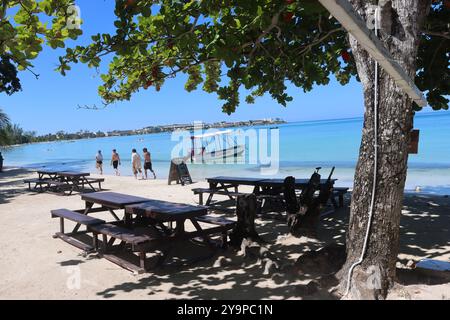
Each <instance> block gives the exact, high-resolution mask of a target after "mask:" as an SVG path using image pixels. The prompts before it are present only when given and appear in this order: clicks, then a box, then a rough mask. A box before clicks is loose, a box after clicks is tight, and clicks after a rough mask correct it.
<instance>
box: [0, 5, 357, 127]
mask: <svg viewBox="0 0 450 320" xmlns="http://www.w3.org/2000/svg"><path fill="white" fill-rule="evenodd" d="M114 2H115V1H112V0H95V1H92V0H77V1H76V4H77V5H78V6H79V7H80V10H81V18H82V19H83V25H82V26H81V28H82V30H83V36H81V37H80V38H78V40H76V41H68V42H67V46H69V47H70V46H73V45H74V44H75V43H76V44H79V43H81V44H86V43H88V42H89V40H90V37H91V35H93V34H96V33H98V32H100V33H102V32H112V31H113V30H114V26H113V21H114ZM64 52H65V51H64V50H63V49H59V50H53V49H51V48H49V47H44V50H43V52H42V53H41V54H40V56H39V57H38V58H37V59H35V60H33V64H34V69H33V71H34V72H36V73H38V74H39V75H40V76H39V79H36V78H35V77H34V76H33V75H32V74H31V73H30V72H28V71H24V72H21V73H20V75H19V76H20V79H21V82H22V88H23V90H22V91H21V92H19V93H16V94H14V95H12V96H7V95H5V94H0V108H2V109H3V110H4V111H5V112H6V113H7V114H8V115H9V117H10V118H11V120H12V122H14V123H18V124H19V125H20V126H21V127H22V128H24V129H25V130H30V131H36V132H37V133H38V134H46V133H54V132H57V131H59V130H64V131H66V132H76V131H79V130H90V131H97V130H101V131H112V130H125V129H140V128H143V127H146V126H151V125H164V124H172V123H190V122H192V121H203V122H205V123H211V122H216V121H240V120H252V119H266V118H281V119H284V120H286V121H289V122H293V121H308V120H321V119H339V118H352V117H359V116H362V115H363V94H362V87H361V84H360V83H358V82H356V80H352V81H351V82H350V84H348V85H347V86H341V85H340V84H339V83H337V82H336V81H335V79H334V78H333V79H332V81H331V82H330V84H329V85H327V86H316V87H315V88H314V89H313V90H312V91H311V92H308V93H304V92H303V90H302V89H300V88H296V87H294V86H289V85H288V93H289V94H291V95H292V96H293V97H294V101H292V102H290V103H289V104H288V106H287V107H286V108H285V107H283V106H281V105H279V104H278V103H277V102H276V101H275V100H273V99H272V98H271V97H270V96H269V95H266V96H264V97H261V98H258V99H257V100H256V102H255V103H254V104H250V105H248V104H246V103H245V101H244V97H245V96H244V95H243V96H242V99H241V101H242V102H241V105H240V106H239V107H238V109H237V110H236V112H235V113H234V114H232V115H231V116H228V115H227V114H225V113H223V112H222V110H221V106H222V101H220V100H218V99H217V97H216V96H215V95H214V94H208V93H206V92H203V91H201V90H197V91H194V92H191V93H188V92H187V91H185V90H184V84H185V80H186V78H185V77H184V76H183V75H181V76H178V77H177V78H175V79H170V80H168V81H166V83H165V85H164V86H163V87H162V88H161V91H159V92H156V91H155V90H154V89H153V88H149V89H148V90H141V91H140V92H138V93H136V94H134V95H133V97H132V99H131V100H130V101H126V102H118V103H116V104H113V105H110V106H108V107H107V108H106V109H102V110H87V109H80V108H79V107H78V106H85V105H88V106H93V105H96V106H102V104H101V99H100V98H99V96H98V94H97V87H98V86H99V85H100V84H101V79H100V76H99V74H97V71H96V70H95V69H89V68H88V67H87V66H86V65H84V64H77V65H72V70H71V71H69V72H68V73H67V75H66V76H65V77H63V76H61V75H60V74H59V73H58V72H56V71H54V69H55V68H56V66H57V63H58V57H59V56H60V55H63V54H64ZM106 66H107V64H105V63H104V65H103V66H102V68H103V69H105V67H106Z"/></svg>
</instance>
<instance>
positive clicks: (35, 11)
mask: <svg viewBox="0 0 450 320" xmlns="http://www.w3.org/2000/svg"><path fill="white" fill-rule="evenodd" d="M373 2H374V4H375V3H376V1H373ZM0 3H1V8H0V18H1V22H0V35H1V36H0V92H5V93H7V94H12V93H14V92H16V91H18V90H20V89H21V84H20V80H19V77H18V71H21V70H25V69H28V70H29V71H30V72H33V69H32V67H33V66H32V63H31V61H32V60H33V59H34V58H36V57H37V55H38V54H39V53H40V52H41V51H42V48H43V44H47V45H49V46H50V47H52V48H63V47H64V46H65V44H64V40H66V39H68V38H72V39H76V38H77V37H78V35H80V34H81V30H80V29H78V28H70V27H68V21H69V20H70V19H71V18H72V12H71V11H70V6H71V5H72V4H73V0H42V1H37V0H0ZM115 15H116V20H115V21H114V22H113V21H112V23H114V26H115V28H116V30H115V32H114V33H111V34H96V35H94V36H92V42H91V43H89V44H87V45H84V46H81V45H79V46H76V47H74V48H68V49H67V51H66V54H65V55H64V56H63V57H61V58H60V61H59V67H58V71H59V72H61V73H62V74H63V75H65V74H66V72H67V71H68V70H70V64H71V63H78V62H81V63H85V64H87V65H88V66H89V67H94V68H95V67H98V66H100V64H101V62H102V59H104V58H105V57H106V56H110V57H111V60H108V61H110V63H109V70H108V72H107V73H106V74H103V75H102V81H103V83H102V85H101V86H100V87H99V88H98V91H99V95H100V96H101V98H102V99H103V101H104V103H105V104H109V103H113V102H116V101H120V100H129V99H130V98H131V97H132V95H133V93H135V92H137V91H138V90H140V89H148V88H149V87H153V88H155V89H156V90H157V91H159V90H160V88H161V87H162V86H163V84H164V82H165V80H166V79H168V78H171V77H175V76H176V75H177V74H178V73H185V74H187V75H188V80H187V82H186V85H185V88H186V90H188V91H192V90H195V89H197V88H198V87H199V86H201V88H202V89H203V90H204V91H206V92H209V93H216V94H217V95H218V97H219V98H220V99H222V100H224V104H223V110H224V112H227V113H232V112H234V111H235V109H236V107H237V106H238V105H239V103H240V101H241V99H240V98H241V97H240V93H242V91H245V92H246V93H247V94H246V99H245V100H246V102H248V103H252V102H254V100H255V98H256V97H258V96H261V95H263V94H265V93H268V94H270V95H271V96H272V97H273V98H274V99H276V100H277V101H278V102H279V103H280V104H282V105H284V106H285V105H286V104H287V103H288V102H289V101H291V100H292V97H290V96H289V95H288V93H287V83H289V82H290V83H292V84H294V85H295V86H296V87H299V88H301V89H302V90H304V91H309V90H311V89H312V88H313V86H314V85H326V84H328V83H329V81H330V78H331V77H332V76H334V77H336V79H337V80H338V81H339V82H340V83H341V84H343V85H344V84H347V83H348V82H349V81H350V79H351V77H353V76H355V77H356V78H357V73H356V67H355V63H354V60H353V56H352V54H351V51H350V49H349V48H350V46H349V44H348V37H347V33H346V31H345V30H344V29H343V28H342V27H341V26H340V24H339V23H338V22H337V21H336V20H335V19H334V18H332V17H331V16H330V14H329V13H328V11H327V10H326V9H325V8H323V7H322V6H321V5H320V3H319V2H318V1H316V0H302V1H300V0H253V1H243V0H208V1H199V0H139V1H137V0H117V1H116V6H115ZM448 21H450V1H449V0H440V1H434V4H433V5H432V7H431V11H430V14H429V15H428V18H427V22H426V24H425V29H424V30H423V36H422V44H421V48H420V54H419V57H418V60H417V65H418V66H417V77H416V84H417V86H418V87H419V89H421V90H422V91H425V92H427V99H428V102H429V104H430V105H431V106H432V107H433V108H434V109H447V108H448V102H449V101H448V99H447V97H446V96H448V95H449V92H450V89H449V83H450V79H449V78H450V76H449V74H450V72H449V52H450V33H449V31H448ZM49 22H51V23H49ZM33 73H34V72H33ZM36 76H37V75H36ZM242 88H243V89H245V90H241V89H242Z"/></svg>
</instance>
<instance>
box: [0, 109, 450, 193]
mask: <svg viewBox="0 0 450 320" xmlns="http://www.w3.org/2000/svg"><path fill="white" fill-rule="evenodd" d="M414 122H415V123H414V124H415V126H414V127H415V129H419V130H420V141H419V153H418V154H417V155H410V156H409V162H408V177H407V182H406V190H407V191H414V190H416V189H417V188H419V189H420V190H421V192H424V193H434V194H443V195H447V194H450V132H449V130H448V128H450V113H443V112H439V113H436V114H433V113H424V114H420V113H419V114H418V115H417V116H416V117H415V121H414ZM362 125H363V119H362V118H346V119H327V120H314V121H297V122H288V123H285V124H277V125H266V126H252V127H237V128H226V130H230V129H236V130H241V131H244V132H245V131H246V130H249V129H250V130H251V129H254V130H256V132H258V133H260V132H262V133H264V134H267V135H268V136H269V143H268V147H269V150H270V147H271V144H272V141H271V140H270V133H271V130H270V129H271V127H274V126H275V127H276V128H277V129H278V130H279V131H278V132H279V169H278V170H277V171H276V172H274V173H273V174H271V175H270V176H267V175H265V177H267V178H271V177H285V176H288V175H292V176H295V177H298V178H308V177H309V176H310V175H311V174H312V172H313V171H314V168H316V167H322V170H321V173H322V175H323V176H324V177H326V176H328V174H329V172H330V170H331V167H333V166H335V167H336V169H335V173H334V177H335V178H337V179H338V181H337V183H336V185H337V186H346V187H352V185H353V176H354V169H355V166H356V162H357V159H358V153H359V147H360V139H361V131H362ZM264 130H265V131H264ZM275 130H276V129H275ZM171 137H172V133H170V132H164V133H152V134H144V135H132V136H112V137H102V138H91V139H80V140H72V141H56V142H40V143H33V144H27V145H19V146H11V147H7V148H2V149H1V151H2V153H3V157H4V158H5V160H4V166H12V167H22V168H27V169H42V168H47V169H55V170H77V171H78V170H82V171H88V172H91V173H95V172H96V169H95V155H96V153H97V150H102V152H103V156H104V160H105V161H104V173H105V174H106V175H109V174H113V169H112V167H111V166H110V165H109V164H110V158H111V150H112V149H117V150H118V152H119V154H120V156H121V159H122V166H121V168H120V169H121V174H122V175H125V176H131V175H132V171H131V149H132V148H136V149H137V150H138V152H139V153H141V154H142V152H141V151H142V148H144V147H147V148H148V149H149V150H150V152H151V154H152V161H153V168H154V170H155V172H156V174H157V177H158V178H167V177H168V174H169V168H170V159H171V153H172V150H173V148H174V147H175V146H176V145H177V144H178V143H179V141H172V140H171ZM259 139H260V138H259ZM247 142H248V141H247ZM247 150H248V146H247ZM258 152H260V150H259V148H258ZM258 154H259V153H258ZM263 154H264V152H263ZM267 156H269V155H267ZM269 157H270V156H269ZM246 160H248V159H246ZM247 162H248V161H247ZM264 167H267V165H265V164H264V163H263V162H262V161H261V159H258V161H257V162H256V163H251V164H250V163H246V164H190V163H188V168H189V171H190V173H191V176H192V178H193V179H194V180H196V181H200V180H204V179H205V178H206V177H211V176H219V175H227V176H245V177H250V176H261V169H262V168H264Z"/></svg>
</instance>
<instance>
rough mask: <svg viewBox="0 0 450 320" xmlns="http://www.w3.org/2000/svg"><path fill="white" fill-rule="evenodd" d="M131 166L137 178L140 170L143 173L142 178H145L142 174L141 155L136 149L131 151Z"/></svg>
mask: <svg viewBox="0 0 450 320" xmlns="http://www.w3.org/2000/svg"><path fill="white" fill-rule="evenodd" d="M131 166H132V168H133V174H134V177H135V178H136V179H137V174H138V172H139V173H140V174H141V179H144V176H143V174H142V164H141V156H140V155H139V154H138V153H137V151H136V149H133V150H132V151H131Z"/></svg>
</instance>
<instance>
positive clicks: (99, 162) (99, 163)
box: [95, 150, 103, 174]
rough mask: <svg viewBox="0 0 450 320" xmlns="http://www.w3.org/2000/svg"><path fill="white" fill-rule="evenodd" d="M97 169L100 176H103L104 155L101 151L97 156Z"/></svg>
mask: <svg viewBox="0 0 450 320" xmlns="http://www.w3.org/2000/svg"><path fill="white" fill-rule="evenodd" d="M95 167H96V168H97V170H98V171H100V174H103V155H102V151H101V150H98V152H97V155H96V156H95Z"/></svg>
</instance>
